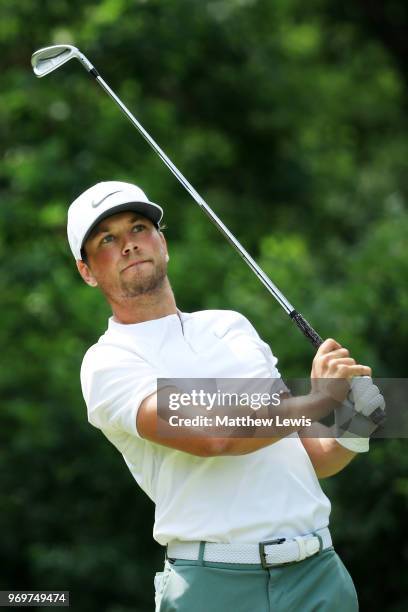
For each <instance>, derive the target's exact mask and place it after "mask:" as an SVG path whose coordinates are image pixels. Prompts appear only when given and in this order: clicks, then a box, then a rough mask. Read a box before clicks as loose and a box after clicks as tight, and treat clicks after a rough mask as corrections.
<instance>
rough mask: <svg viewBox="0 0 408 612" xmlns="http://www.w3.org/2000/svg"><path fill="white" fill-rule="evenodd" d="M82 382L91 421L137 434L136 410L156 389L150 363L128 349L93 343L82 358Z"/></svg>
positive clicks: (110, 430)
mask: <svg viewBox="0 0 408 612" xmlns="http://www.w3.org/2000/svg"><path fill="white" fill-rule="evenodd" d="M81 386H82V393H83V396H84V399H85V403H86V406H87V410H88V421H89V422H90V423H91V424H92V425H94V426H95V427H97V428H99V429H101V430H103V431H104V432H105V431H106V432H120V431H121V432H126V433H128V434H130V435H135V436H138V437H140V436H139V433H138V431H137V428H136V416H137V412H138V410H139V407H140V404H141V403H142V401H143V400H144V399H145V398H146V397H148V396H149V395H151V394H152V393H154V392H156V390H157V374H156V372H155V370H154V368H153V367H152V366H151V365H150V364H149V363H147V362H146V361H144V360H143V359H141V358H140V357H138V356H137V355H134V354H133V353H131V352H129V351H126V350H123V349H119V348H117V347H110V346H106V345H105V346H101V345H95V346H93V347H91V348H90V349H89V350H88V352H87V353H86V355H85V357H84V360H83V362H82V367H81Z"/></svg>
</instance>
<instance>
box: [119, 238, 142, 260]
mask: <svg viewBox="0 0 408 612" xmlns="http://www.w3.org/2000/svg"><path fill="white" fill-rule="evenodd" d="M138 248H139V245H138V244H137V239H136V236H135V234H131V235H129V236H126V238H125V240H124V243H123V248H122V253H123V255H129V253H131V252H132V251H137V250H138Z"/></svg>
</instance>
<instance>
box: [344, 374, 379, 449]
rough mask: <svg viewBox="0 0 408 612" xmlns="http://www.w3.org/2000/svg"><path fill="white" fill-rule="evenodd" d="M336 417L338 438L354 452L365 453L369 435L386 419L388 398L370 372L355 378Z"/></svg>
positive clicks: (367, 447)
mask: <svg viewBox="0 0 408 612" xmlns="http://www.w3.org/2000/svg"><path fill="white" fill-rule="evenodd" d="M335 419H336V432H337V437H336V440H337V442H338V443H339V444H341V445H342V446H344V447H345V448H348V449H349V450H351V451H354V452H355V453H366V452H367V451H368V450H369V441H370V435H371V434H372V433H373V432H374V431H375V430H376V429H377V427H379V425H380V424H382V423H383V422H384V420H385V400H384V398H383V396H382V395H381V392H380V390H379V388H378V387H377V386H376V385H375V384H374V383H373V381H372V379H371V377H370V376H359V377H356V378H353V380H352V382H351V389H350V392H349V395H348V398H347V399H346V400H345V401H344V402H343V404H342V405H341V407H340V408H339V409H338V410H336V412H335Z"/></svg>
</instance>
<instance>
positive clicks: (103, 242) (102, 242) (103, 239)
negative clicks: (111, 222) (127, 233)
mask: <svg viewBox="0 0 408 612" xmlns="http://www.w3.org/2000/svg"><path fill="white" fill-rule="evenodd" d="M112 240H113V236H112V234H107V235H106V236H104V237H103V238H102V240H101V244H107V243H108V242H112Z"/></svg>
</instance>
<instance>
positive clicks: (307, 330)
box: [289, 310, 323, 348]
mask: <svg viewBox="0 0 408 612" xmlns="http://www.w3.org/2000/svg"><path fill="white" fill-rule="evenodd" d="M289 316H290V318H291V319H292V321H294V322H295V323H296V325H297V326H298V328H299V329H300V331H301V332H302V333H303V334H304V335H305V336H306V338H308V339H309V340H310V342H311V343H312V344H313V346H315V347H316V348H319V346H320V345H321V344H322V343H323V339H322V338H321V337H320V336H319V334H318V333H317V332H316V331H315V330H314V329H313V327H312V326H311V325H310V324H309V323H308V322H307V321H306V319H305V318H304V317H302V315H301V314H300V312H297V311H296V310H292V312H291V313H289Z"/></svg>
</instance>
